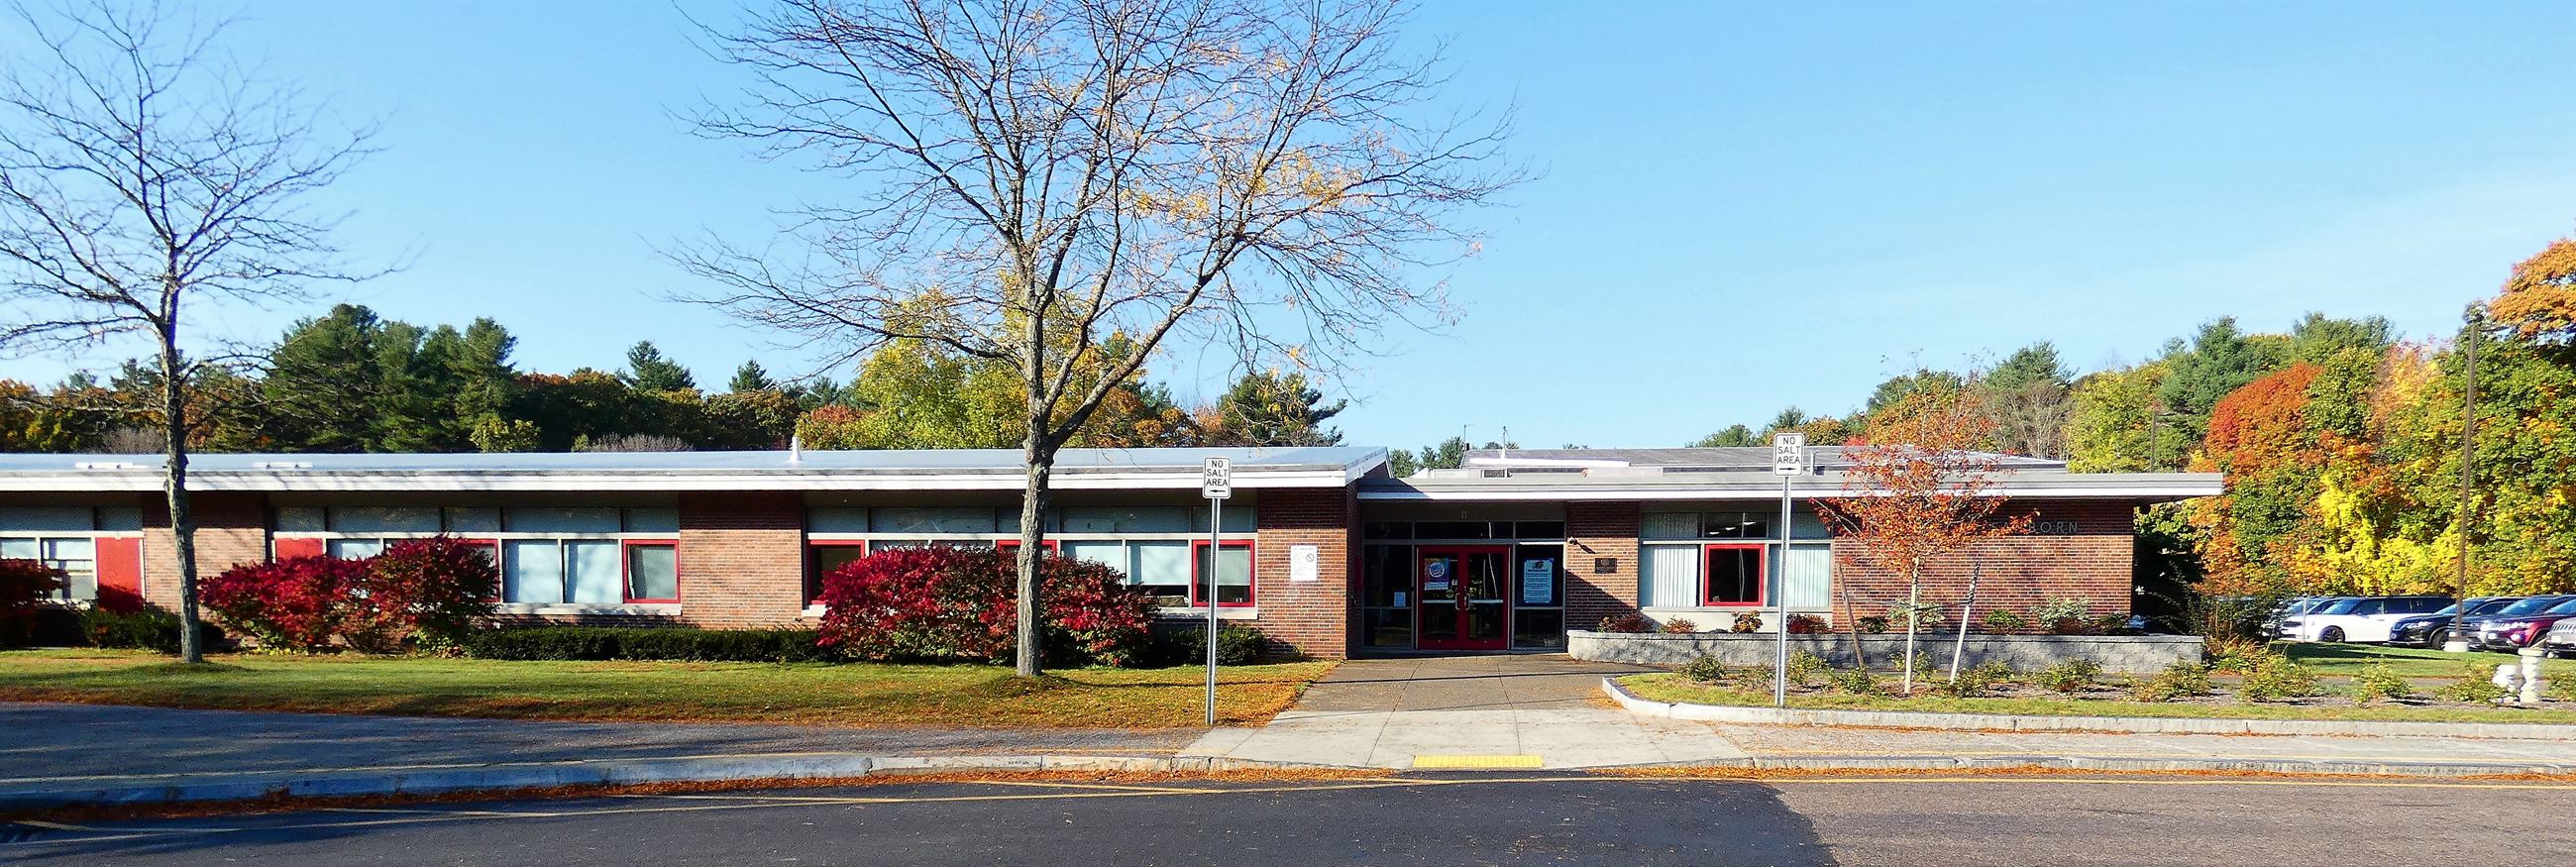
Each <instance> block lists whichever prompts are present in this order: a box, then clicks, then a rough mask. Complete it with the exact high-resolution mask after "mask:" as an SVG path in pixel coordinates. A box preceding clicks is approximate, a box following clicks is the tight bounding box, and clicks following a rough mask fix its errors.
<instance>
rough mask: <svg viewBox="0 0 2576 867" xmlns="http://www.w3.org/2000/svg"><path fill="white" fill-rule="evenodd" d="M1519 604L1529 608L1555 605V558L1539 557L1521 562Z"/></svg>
mask: <svg viewBox="0 0 2576 867" xmlns="http://www.w3.org/2000/svg"><path fill="white" fill-rule="evenodd" d="M1521 604H1522V605H1529V606H1548V605H1555V604H1556V558H1554V557H1541V558H1537V559H1532V560H1523V561H1521Z"/></svg>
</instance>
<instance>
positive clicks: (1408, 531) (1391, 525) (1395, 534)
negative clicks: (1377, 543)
mask: <svg viewBox="0 0 2576 867" xmlns="http://www.w3.org/2000/svg"><path fill="white" fill-rule="evenodd" d="M1360 535H1361V537H1363V538H1368V539H1410V538H1413V524H1412V523H1411V522H1409V521H1370V522H1368V523H1367V524H1364V525H1362V526H1361V530H1360Z"/></svg>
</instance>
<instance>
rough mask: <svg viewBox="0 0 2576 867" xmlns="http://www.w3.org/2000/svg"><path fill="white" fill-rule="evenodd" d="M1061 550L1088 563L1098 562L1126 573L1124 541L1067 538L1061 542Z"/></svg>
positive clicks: (1066, 554) (1065, 554) (1125, 546)
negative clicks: (1090, 540) (1091, 540)
mask: <svg viewBox="0 0 2576 867" xmlns="http://www.w3.org/2000/svg"><path fill="white" fill-rule="evenodd" d="M1061 550H1063V552H1064V556H1067V557H1071V558H1073V559H1076V560H1081V561H1084V562H1088V563H1098V564H1100V565H1103V566H1107V567H1109V568H1111V569H1116V570H1118V573H1119V574H1121V575H1124V574H1126V573H1127V545H1126V543H1123V542H1098V541H1093V542H1086V541H1080V540H1074V539H1067V540H1065V541H1064V542H1063V547H1062V549H1061Z"/></svg>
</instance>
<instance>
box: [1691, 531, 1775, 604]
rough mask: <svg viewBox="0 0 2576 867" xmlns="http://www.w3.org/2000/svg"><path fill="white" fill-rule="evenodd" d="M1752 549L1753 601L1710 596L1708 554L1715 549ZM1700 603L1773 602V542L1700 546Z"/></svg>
mask: <svg viewBox="0 0 2576 867" xmlns="http://www.w3.org/2000/svg"><path fill="white" fill-rule="evenodd" d="M1720 550H1726V551H1752V552H1753V556H1754V560H1753V562H1754V569H1755V570H1757V571H1755V572H1754V573H1753V601H1751V602H1719V601H1717V600H1715V599H1712V598H1709V593H1708V588H1709V583H1708V578H1709V576H1708V555H1709V553H1710V552H1713V551H1720ZM1699 604H1700V607H1702V608H1761V607H1763V606H1766V605H1769V604H1771V543H1769V542H1719V543H1715V544H1708V545H1701V546H1699Z"/></svg>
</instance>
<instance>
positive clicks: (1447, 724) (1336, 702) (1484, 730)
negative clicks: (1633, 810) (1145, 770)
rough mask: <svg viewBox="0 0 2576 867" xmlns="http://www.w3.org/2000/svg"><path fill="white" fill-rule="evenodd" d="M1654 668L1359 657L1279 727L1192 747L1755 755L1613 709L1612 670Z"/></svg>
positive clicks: (1387, 764) (1602, 762) (1484, 759)
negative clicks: (1607, 681)
mask: <svg viewBox="0 0 2576 867" xmlns="http://www.w3.org/2000/svg"><path fill="white" fill-rule="evenodd" d="M1649 670H1652V669H1647V668H1644V667H1641V666H1631V665H1621V664H1618V663H1598V662H1582V661H1578V660H1575V659H1572V658H1569V657H1566V656H1563V655H1555V654H1551V655H1529V654H1514V655H1495V656H1460V657H1424V658H1412V659H1362V660H1353V661H1350V662H1346V663H1343V664H1342V665H1341V666H1340V667H1338V668H1335V669H1334V670H1333V672H1332V673H1331V674H1330V675H1327V676H1326V677H1325V678H1324V679H1323V680H1320V681H1316V682H1315V685H1313V686H1311V687H1308V688H1307V690H1306V694H1305V696H1304V697H1303V698H1302V699H1300V700H1299V701H1298V702H1297V706H1296V707H1294V708H1291V709H1289V710H1288V711H1287V712H1285V713H1281V714H1280V715H1279V716H1278V717H1276V718H1274V719H1272V720H1271V722H1270V724H1269V725H1267V726H1263V727H1261V728H1257V729H1256V728H1225V729H1217V730H1215V731H1212V732H1209V733H1208V734H1207V735H1206V736H1205V737H1201V738H1199V739H1198V741H1197V742H1195V743H1192V744H1191V745H1190V746H1189V747H1187V748H1185V749H1183V750H1182V751H1181V755H1182V756H1184V757H1192V756H1206V757H1210V758H1224V759H1236V760H1245V761H1263V762H1286V763H1294V764H1309V765H1333V766H1340V767H1358V768H1412V767H1433V766H1446V767H1463V766H1477V767H1489V766H1514V765H1513V764H1511V763H1513V762H1515V761H1518V762H1529V761H1535V762H1536V763H1537V764H1538V765H1539V766H1540V767H1548V768H1581V767H1608V766H1615V765H1644V764H1665V763H1674V762H1710V761H1719V760H1725V759H1741V758H1744V756H1745V753H1744V751H1743V750H1740V749H1737V748H1736V747H1735V745H1734V744H1733V743H1731V742H1729V741H1727V740H1726V739H1724V738H1720V737H1714V736H1713V735H1712V731H1713V729H1712V728H1711V727H1710V726H1708V725H1706V724H1704V723H1695V722H1690V721H1686V720H1672V719H1661V718H1655V717H1646V716H1640V715H1637V714H1632V713H1628V712H1626V711H1623V710H1616V709H1611V708H1608V707H1605V706H1604V702H1603V701H1602V699H1601V698H1600V695H1601V678H1602V677H1604V676H1608V675H1618V674H1628V673H1633V672H1638V671H1649ZM1532 756H1535V757H1536V758H1535V759H1534V760H1533V759H1530V758H1529V757H1532ZM1518 766H1523V767H1526V766H1527V765H1526V764H1521V765H1518Z"/></svg>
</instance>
